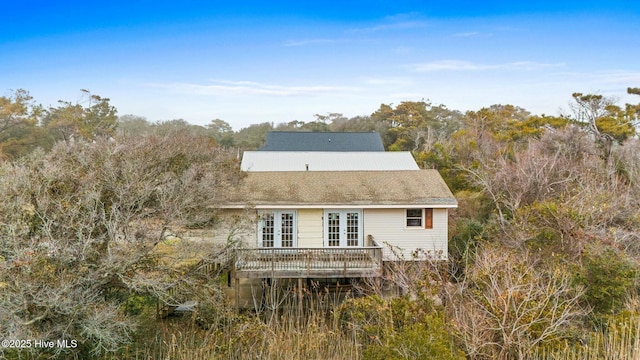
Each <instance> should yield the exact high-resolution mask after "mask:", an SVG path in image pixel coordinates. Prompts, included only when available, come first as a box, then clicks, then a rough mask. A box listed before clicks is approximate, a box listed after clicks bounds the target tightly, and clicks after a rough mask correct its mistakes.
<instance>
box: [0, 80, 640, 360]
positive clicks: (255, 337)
mask: <svg viewBox="0 0 640 360" xmlns="http://www.w3.org/2000/svg"><path fill="white" fill-rule="evenodd" d="M628 91H629V93H630V94H640V90H639V89H637V88H630V89H629V90H628ZM82 94H83V97H82V98H81V99H80V101H78V102H77V103H71V102H65V101H63V102H60V103H59V104H58V106H55V107H48V108H44V107H42V106H40V105H38V104H37V103H36V102H35V101H34V100H33V99H32V98H31V96H30V95H29V93H28V92H26V91H24V90H18V91H15V92H14V93H13V94H12V95H10V96H6V97H0V156H1V157H2V160H0V199H2V201H0V289H1V291H0V334H2V336H3V339H5V338H6V339H27V338H46V339H65V338H68V339H72V340H79V344H80V346H79V348H77V349H50V350H48V351H44V352H42V351H41V352H34V354H35V355H34V356H41V357H45V358H46V357H47V356H49V357H56V356H63V355H66V356H79V357H86V356H100V355H102V354H105V353H107V354H117V355H120V356H123V357H124V356H127V355H128V354H127V353H126V352H123V351H124V350H123V349H124V348H125V345H127V344H138V345H140V346H142V344H143V343H144V341H149V340H150V339H156V337H155V336H158V335H157V334H156V333H153V334H152V335H150V337H145V334H146V333H145V329H143V328H144V326H142V325H141V324H145V321H148V320H145V319H149V313H148V312H147V311H149V309H150V308H154V306H153V303H152V302H150V301H152V300H153V299H163V301H164V302H165V303H166V304H170V305H176V304H179V303H181V302H183V301H185V300H194V299H196V300H198V301H199V304H200V305H201V308H200V309H201V310H199V311H200V312H199V317H198V321H199V324H200V325H202V324H204V328H205V329H206V330H204V334H205V335H204V336H205V338H203V339H206V340H203V344H206V346H209V347H210V351H211V353H210V354H213V355H212V357H214V358H215V357H225V356H226V357H233V356H234V355H233V354H236V355H237V354H247V353H251V354H254V355H255V356H256V357H269V356H270V355H269V353H267V351H274V353H272V355H273V356H275V357H277V355H275V354H280V355H281V357H282V356H284V357H287V356H286V354H285V355H282V353H277V351H282V347H279V346H275V345H274V346H273V347H272V348H267V347H264V346H261V345H260V344H262V345H264V344H269V343H270V342H271V341H274V340H273V339H280V340H281V341H285V342H286V341H287V339H291V338H293V337H294V335H295V334H303V333H305V331H312V332H313V331H316V332H313V334H316V336H318V337H321V336H328V335H327V334H331V336H333V337H332V338H331V339H329V338H327V339H326V340H327V341H329V342H331V343H339V344H341V349H344V351H345V352H344V353H342V354H349V355H350V356H353V354H356V355H358V356H360V357H363V358H387V359H390V358H421V357H422V358H434V357H436V358H462V357H466V358H471V359H489V358H491V359H494V358H498V359H511V358H530V357H535V356H536V354H539V352H544V353H547V354H551V355H550V356H552V355H553V354H555V355H553V356H555V358H559V357H558V356H560V355H561V354H563V353H572V352H573V353H574V354H579V353H577V351H580V350H579V349H581V348H582V347H583V344H586V343H589V342H590V341H592V339H594V338H595V337H594V336H595V335H594V334H596V333H598V334H600V333H607V332H608V331H609V330H610V329H611V327H612V326H614V325H615V324H620V323H623V322H634V321H637V320H638V319H640V305H638V304H640V301H638V298H639V297H638V294H639V291H640V282H639V281H638V272H639V271H640V235H639V234H638V230H637V229H639V228H640V212H639V210H638V209H640V141H639V140H638V136H637V135H638V134H637V130H638V126H639V125H640V124H639V116H640V105H638V104H624V105H618V104H617V103H616V102H615V101H614V100H613V99H610V98H607V97H604V96H602V95H597V94H583V93H574V94H573V102H572V103H571V104H570V105H569V112H568V113H566V114H562V115H559V116H546V115H532V114H530V113H529V112H528V111H526V110H525V109H522V108H520V107H518V106H514V105H491V106H488V107H486V108H482V109H480V110H477V111H467V112H464V113H463V112H460V111H457V110H451V109H448V108H447V107H446V106H444V105H433V104H431V103H429V102H425V101H420V102H409V101H407V102H401V103H400V104H397V105H395V106H394V105H393V104H382V105H380V107H379V108H378V109H376V110H375V111H374V112H373V113H372V114H370V115H366V116H357V117H353V118H346V117H344V116H343V115H341V114H339V113H330V114H326V115H315V120H314V121H311V122H301V121H291V122H286V123H281V124H276V125H274V124H272V123H259V124H255V125H251V126H248V127H246V128H244V129H240V130H238V131H234V130H233V129H232V128H231V126H230V125H229V124H228V123H226V122H225V121H223V120H220V119H215V120H212V121H211V123H210V124H208V125H206V126H198V125H192V124H189V123H187V122H186V121H184V120H171V121H164V122H153V123H152V122H149V121H147V120H146V119H145V118H142V117H139V116H133V115H124V116H120V117H118V116H117V110H116V108H115V107H113V106H112V105H111V104H110V100H109V99H108V98H104V97H101V96H97V95H94V94H91V93H90V92H88V91H83V92H82ZM269 130H289V131H377V132H378V133H380V135H381V136H382V139H383V144H384V146H385V148H386V149H387V150H389V151H400V150H402V151H411V152H412V153H413V154H414V156H415V158H416V160H417V162H418V164H419V165H420V166H421V167H423V168H436V169H438V170H439V171H440V173H441V174H442V175H443V177H444V179H445V181H446V182H447V183H448V184H449V186H450V187H451V189H452V191H453V192H454V194H455V196H456V198H457V199H458V201H459V208H458V209H457V210H455V211H453V212H452V214H451V224H450V242H449V262H448V263H447V264H446V266H443V265H442V264H437V263H436V264H429V263H421V264H418V263H413V262H407V263H402V264H390V265H389V266H390V267H389V268H388V269H387V270H388V271H387V272H386V274H387V275H386V276H387V278H386V281H389V282H391V283H393V284H394V285H396V286H397V287H399V288H401V289H402V294H403V295H402V296H398V297H395V298H384V297H380V296H377V295H380V294H379V293H378V291H379V289H376V288H375V284H364V285H363V286H362V288H363V293H367V294H369V296H366V297H362V298H353V299H351V300H348V301H347V302H346V303H344V304H342V305H337V306H336V307H335V308H334V312H333V313H332V319H333V321H335V323H333V324H334V325H332V326H331V327H323V326H328V325H326V324H325V323H323V322H316V323H314V322H313V321H320V320H318V319H325V318H326V317H323V316H317V317H315V318H314V319H315V320H313V321H312V320H310V319H307V322H304V321H301V322H297V323H296V324H297V325H296V326H298V327H293V328H289V327H288V328H286V330H283V331H286V333H284V332H283V333H277V332H276V330H275V329H276V328H277V327H270V324H267V325H266V326H265V323H264V322H261V321H258V320H256V318H250V317H245V316H243V315H238V314H235V313H234V312H233V311H231V310H230V309H231V307H230V306H229V304H228V303H227V302H226V298H225V296H224V291H223V288H222V286H223V285H222V284H221V283H219V282H212V281H211V279H212V276H214V278H215V276H217V275H218V274H214V275H212V274H211V273H210V272H209V273H206V274H205V273H203V272H202V271H200V270H202V269H209V267H208V265H211V264H214V263H218V262H221V261H224V259H225V256H224V254H225V253H226V251H227V250H229V249H231V248H232V247H233V244H234V242H233V233H230V235H229V239H228V240H229V242H228V244H226V245H228V246H229V248H226V249H225V248H214V247H211V246H208V245H206V244H202V243H199V242H187V241H183V242H180V241H177V240H176V241H175V242H171V241H168V240H167V239H171V237H170V236H168V235H170V231H171V229H173V228H175V227H176V226H177V227H181V228H187V229H199V228H207V227H209V226H214V225H216V224H217V222H218V221H219V219H218V217H217V216H216V215H217V213H216V204H219V203H220V202H222V201H224V197H225V194H227V193H229V192H232V191H233V188H234V186H235V184H237V183H238V182H239V181H240V180H241V178H242V173H241V172H240V171H239V166H238V162H237V159H236V154H237V150H236V149H243V150H252V149H257V148H259V147H260V146H261V145H262V144H263V143H264V139H265V136H266V132H267V131H269ZM238 221H241V220H240V219H238ZM169 248H170V249H171V251H168V250H167V249H169ZM411 264H414V265H411ZM220 279H222V278H220ZM365 285H367V286H365ZM376 294H377V295H376ZM434 299H437V300H438V301H435V300H434ZM381 314H382V315H381ZM383 315H384V316H383ZM323 321H324V320H323ZM288 324H290V325H291V324H292V323H288ZM305 324H307V325H308V326H309V328H305V326H307V325H305ZM290 325H287V326H290ZM146 326H147V327H149V326H150V325H149V324H148V323H147V325H146ZM291 326H293V325H291ZM152 327H153V326H151V328H152ZM221 329H223V330H221ZM252 329H253V330H252ZM256 329H260V331H257V330H256ZM314 329H315V330H314ZM318 329H320V330H318ZM322 329H325V330H326V331H324V330H322ZM147 330H148V329H147ZM254 330H255V331H254ZM322 334H324V335H322ZM270 336H272V337H270ZM636 340H637V341H640V340H638V339H636ZM189 341H192V342H193V339H190V340H189ZM310 341H311V340H310ZM272 345H273V344H272ZM303 345H304V346H301V345H300V344H296V346H295V348H297V349H300V348H303V349H308V351H309V353H311V352H313V351H317V346H315V345H314V346H311V344H310V343H309V344H303ZM159 346H161V345H159ZM203 346H205V345H203ZM269 349H271V350H269ZM314 349H316V350H314ZM594 351H600V350H598V348H597V347H596V350H594ZM194 353H195V352H194ZM0 354H1V353H0ZM20 354H23V353H20V350H19V349H8V350H6V349H5V353H4V354H3V355H5V356H8V357H11V356H14V357H19V356H21V355H20ZM296 354H298V355H300V356H301V355H304V354H300V353H296ZM598 354H601V353H598ZM325 355H326V354H325ZM345 356H346V355H345ZM579 357H580V356H578V358H579ZM596 357H597V356H596Z"/></svg>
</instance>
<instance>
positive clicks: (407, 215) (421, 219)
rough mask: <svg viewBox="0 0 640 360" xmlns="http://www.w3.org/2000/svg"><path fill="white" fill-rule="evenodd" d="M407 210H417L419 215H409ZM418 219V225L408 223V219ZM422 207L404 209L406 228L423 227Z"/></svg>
mask: <svg viewBox="0 0 640 360" xmlns="http://www.w3.org/2000/svg"><path fill="white" fill-rule="evenodd" d="M409 210H419V211H420V217H419V218H418V217H416V216H411V217H410V216H409ZM416 219H419V220H420V224H418V225H409V220H416ZM424 220H425V219H424V209H418V208H407V209H404V227H405V228H407V229H423V228H424Z"/></svg>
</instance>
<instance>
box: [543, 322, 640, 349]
mask: <svg viewBox="0 0 640 360" xmlns="http://www.w3.org/2000/svg"><path fill="white" fill-rule="evenodd" d="M533 358H534V359H539V360H596V359H597V360H601V359H606V360H640V316H638V315H635V316H629V317H625V318H623V319H622V320H619V319H615V320H610V321H609V323H608V326H607V328H606V330H605V331H596V332H593V333H592V334H591V336H590V337H589V338H588V340H587V341H586V342H585V343H584V344H582V343H578V344H568V343H567V344H565V346H564V347H563V348H561V349H553V350H548V349H545V348H540V349H536V351H535V352H534V356H533Z"/></svg>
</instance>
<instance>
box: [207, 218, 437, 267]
mask: <svg viewBox="0 0 640 360" xmlns="http://www.w3.org/2000/svg"><path fill="white" fill-rule="evenodd" d="M282 210H285V209H282ZM362 212H363V216H362V218H363V219H362V221H363V232H362V237H363V239H364V244H365V245H367V242H366V239H367V236H368V235H371V236H373V238H374V240H375V241H376V242H377V243H378V244H380V245H382V246H384V247H385V251H384V256H385V259H386V260H393V259H394V256H393V252H392V251H391V250H390V249H389V248H388V247H387V246H385V243H388V244H391V245H392V246H395V247H397V248H398V249H401V250H402V251H401V253H402V256H403V257H404V259H405V260H409V259H412V253H413V252H414V251H416V250H418V249H421V250H423V251H426V252H429V251H430V252H432V253H433V252H435V253H439V254H441V256H442V257H443V258H446V257H447V244H448V211H447V209H433V228H432V229H425V228H424V227H419V228H412V227H407V226H406V223H405V221H406V218H405V214H406V209H363V210H362ZM296 213H297V231H298V233H297V241H298V247H306V248H321V247H324V224H323V213H324V210H323V209H298V210H296ZM256 219H257V213H256V211H255V210H239V209H227V210H224V211H223V212H222V213H221V214H220V215H219V224H220V225H219V226H217V227H216V228H214V230H213V233H214V242H215V243H216V244H226V242H227V238H228V237H229V235H230V234H231V238H232V239H233V240H234V241H240V242H242V245H241V246H244V247H255V246H257V244H258V228H257V221H256ZM423 221H424V220H423Z"/></svg>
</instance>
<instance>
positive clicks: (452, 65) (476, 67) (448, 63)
mask: <svg viewBox="0 0 640 360" xmlns="http://www.w3.org/2000/svg"><path fill="white" fill-rule="evenodd" d="M561 66H564V64H563V63H555V64H550V63H539V62H535V61H517V62H510V63H504V64H478V63H474V62H470V61H462V60H440V61H432V62H427V63H420V64H412V65H409V68H410V69H411V70H413V71H415V72H437V71H486V70H527V71H530V70H538V69H542V68H550V67H561Z"/></svg>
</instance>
